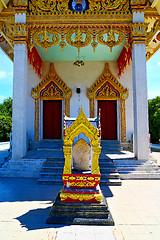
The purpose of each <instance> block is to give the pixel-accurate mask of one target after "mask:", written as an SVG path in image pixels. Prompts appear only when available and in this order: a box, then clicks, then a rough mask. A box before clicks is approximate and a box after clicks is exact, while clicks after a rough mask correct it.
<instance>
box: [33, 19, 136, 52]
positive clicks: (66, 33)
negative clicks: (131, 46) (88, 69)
mask: <svg viewBox="0 0 160 240" xmlns="http://www.w3.org/2000/svg"><path fill="white" fill-rule="evenodd" d="M130 30H131V29H130V28H129V27H127V26H123V27H122V26H121V27H120V26H114V25H113V26H112V25H110V24H109V25H105V26H103V27H102V26H96V28H95V27H94V26H90V25H85V26H80V25H78V26H77V25H76V26H74V25H73V26H66V27H65V28H64V27H62V26H59V27H58V26H53V25H49V26H47V27H46V26H44V25H41V26H36V27H35V28H34V27H33V26H32V27H29V31H30V34H29V46H30V48H32V47H33V46H34V43H35V44H37V45H39V46H41V47H43V48H45V50H46V51H47V49H48V48H49V47H53V46H55V45H56V44H58V43H59V46H60V47H61V48H62V51H63V50H64V48H65V46H66V45H67V43H68V44H69V45H70V46H72V47H76V48H77V49H78V52H79V51H80V48H81V47H86V46H88V45H89V44H91V46H92V48H93V51H94V52H95V49H96V47H97V45H98V43H100V44H102V45H105V46H108V47H109V48H110V51H112V48H113V47H114V46H117V45H120V44H121V43H123V42H124V41H125V34H128V32H129V31H130ZM60 38H61V41H60ZM66 42H67V43H66Z"/></svg>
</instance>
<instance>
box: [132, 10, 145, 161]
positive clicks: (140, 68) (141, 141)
mask: <svg viewBox="0 0 160 240" xmlns="http://www.w3.org/2000/svg"><path fill="white" fill-rule="evenodd" d="M133 21H134V22H142V23H143V22H144V14H143V13H141V14H136V13H134V14H133ZM142 35H143V30H142ZM140 37H141V36H140ZM133 40H134V41H133V49H132V79H133V111H134V154H135V157H136V158H137V159H138V160H148V159H149V130H148V98H147V74H146V49H145V42H144V41H143V38H141V40H142V41H143V42H141V41H138V40H136V39H133Z"/></svg>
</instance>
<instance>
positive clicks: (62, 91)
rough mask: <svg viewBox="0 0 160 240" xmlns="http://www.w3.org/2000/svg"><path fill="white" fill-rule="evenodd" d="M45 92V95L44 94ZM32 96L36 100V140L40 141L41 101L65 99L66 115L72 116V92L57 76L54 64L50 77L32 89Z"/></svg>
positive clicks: (51, 66)
mask: <svg viewBox="0 0 160 240" xmlns="http://www.w3.org/2000/svg"><path fill="white" fill-rule="evenodd" d="M42 92H43V94H42ZM31 96H32V98H33V99H35V124H34V129H35V140H36V141H38V139H39V137H38V136H39V110H40V108H39V99H41V100H49V99H50V100H54V99H55V100H57V99H61V100H62V99H64V100H65V104H66V115H67V116H70V98H71V96H72V91H71V89H69V88H68V87H67V85H66V84H65V83H64V82H63V81H62V80H61V78H60V77H59V76H58V75H57V73H56V71H55V69H54V65H53V63H51V65H50V70H49V73H48V75H47V76H46V77H45V78H44V79H43V80H42V81H41V82H40V83H39V84H38V85H37V87H36V88H32V91H31Z"/></svg>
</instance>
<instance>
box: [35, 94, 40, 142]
mask: <svg viewBox="0 0 160 240" xmlns="http://www.w3.org/2000/svg"><path fill="white" fill-rule="evenodd" d="M34 118H35V120H34V140H35V141H39V99H35V116H34Z"/></svg>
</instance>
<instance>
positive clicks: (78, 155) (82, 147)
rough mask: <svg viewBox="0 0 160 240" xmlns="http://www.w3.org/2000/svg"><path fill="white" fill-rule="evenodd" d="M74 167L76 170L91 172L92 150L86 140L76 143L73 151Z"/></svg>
mask: <svg viewBox="0 0 160 240" xmlns="http://www.w3.org/2000/svg"><path fill="white" fill-rule="evenodd" d="M72 157H73V166H74V169H76V170H91V148H90V146H89V145H88V143H87V142H86V141H85V140H84V139H82V138H81V139H80V140H78V141H77V142H76V144H75V145H74V147H73V150H72Z"/></svg>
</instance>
